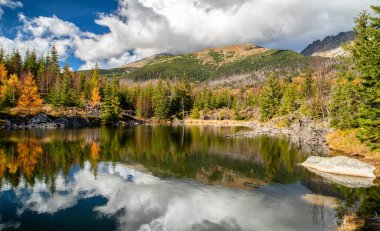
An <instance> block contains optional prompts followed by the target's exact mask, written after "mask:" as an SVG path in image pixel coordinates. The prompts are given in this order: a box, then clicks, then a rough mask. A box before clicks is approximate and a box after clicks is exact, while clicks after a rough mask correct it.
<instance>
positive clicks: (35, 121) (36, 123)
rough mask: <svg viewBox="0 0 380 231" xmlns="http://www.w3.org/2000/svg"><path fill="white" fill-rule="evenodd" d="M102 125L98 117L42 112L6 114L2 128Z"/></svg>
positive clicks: (0, 124) (0, 127) (0, 125)
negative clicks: (18, 114) (24, 114)
mask: <svg viewBox="0 0 380 231" xmlns="http://www.w3.org/2000/svg"><path fill="white" fill-rule="evenodd" d="M97 125H100V121H99V120H98V119H96V118H86V117H81V116H59V117H54V116H49V115H47V114H44V113H41V114H38V115H36V116H6V117H3V118H2V121H1V123H0V129H28V128H45V129H47V128H84V127H92V126H97Z"/></svg>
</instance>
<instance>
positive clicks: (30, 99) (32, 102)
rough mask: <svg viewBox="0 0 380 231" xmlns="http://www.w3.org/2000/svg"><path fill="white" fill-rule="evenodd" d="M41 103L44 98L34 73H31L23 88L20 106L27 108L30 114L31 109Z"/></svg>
mask: <svg viewBox="0 0 380 231" xmlns="http://www.w3.org/2000/svg"><path fill="white" fill-rule="evenodd" d="M41 104H42V99H41V97H40V95H39V93H38V87H37V85H36V81H35V80H34V78H33V76H32V74H30V73H29V74H28V76H27V77H26V79H25V81H24V84H23V86H22V89H21V95H20V98H19V100H18V107H19V108H24V109H27V110H28V114H30V109H31V108H32V107H39V106H41Z"/></svg>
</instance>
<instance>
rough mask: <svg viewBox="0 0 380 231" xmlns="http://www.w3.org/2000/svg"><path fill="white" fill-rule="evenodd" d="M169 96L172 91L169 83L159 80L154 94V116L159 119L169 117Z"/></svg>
mask: <svg viewBox="0 0 380 231" xmlns="http://www.w3.org/2000/svg"><path fill="white" fill-rule="evenodd" d="M169 96H170V91H169V89H168V87H167V85H166V84H165V83H164V82H163V81H162V80H159V81H158V83H157V87H156V88H155V91H154V94H153V108H154V116H155V117H157V119H160V120H162V119H167V118H168V117H169V108H170V100H169Z"/></svg>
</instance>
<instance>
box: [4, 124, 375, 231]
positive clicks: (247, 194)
mask: <svg viewBox="0 0 380 231" xmlns="http://www.w3.org/2000/svg"><path fill="white" fill-rule="evenodd" d="M243 129H246V128H239V127H224V128H223V127H207V126H203V127H202V126H172V127H171V126H146V125H141V126H135V127H127V128H115V129H110V128H105V127H103V128H91V129H79V130H60V129H57V130H1V131H0V187H1V188H0V230H81V231H83V230H335V229H336V222H337V221H338V218H339V217H340V216H341V214H342V213H343V212H345V211H347V210H349V209H355V210H357V211H358V213H359V214H360V215H366V216H374V215H375V214H376V213H379V212H380V211H379V210H380V209H379V208H380V188H379V187H378V186H374V187H371V188H359V189H350V188H347V187H344V186H342V185H339V184H336V183H331V182H329V181H328V180H326V179H324V178H321V177H319V176H318V175H315V174H314V173H311V172H309V171H308V170H306V169H304V168H303V167H301V166H298V165H297V164H298V163H300V162H302V161H304V160H305V159H306V158H307V157H308V155H309V153H308V152H306V151H302V150H300V149H299V148H298V147H297V146H296V145H294V144H292V143H290V142H289V141H288V140H287V139H285V138H275V137H269V136H258V137H254V138H246V137H235V138H228V137H227V135H230V134H233V133H235V132H238V131H241V130H243Z"/></svg>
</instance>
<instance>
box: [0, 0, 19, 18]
mask: <svg viewBox="0 0 380 231" xmlns="http://www.w3.org/2000/svg"><path fill="white" fill-rule="evenodd" d="M4 7H8V8H11V9H16V8H17V7H22V3H21V2H20V1H14V0H0V18H1V17H2V16H3V14H4V10H3V8H4Z"/></svg>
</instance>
